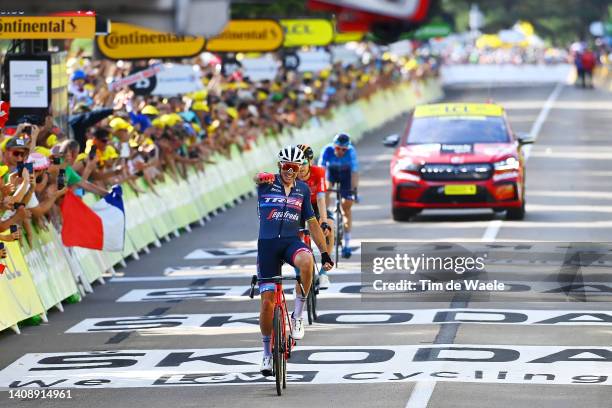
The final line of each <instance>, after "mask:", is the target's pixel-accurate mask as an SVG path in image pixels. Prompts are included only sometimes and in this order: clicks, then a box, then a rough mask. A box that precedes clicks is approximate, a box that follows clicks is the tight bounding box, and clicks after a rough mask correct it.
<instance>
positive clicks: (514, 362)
mask: <svg viewBox="0 0 612 408" xmlns="http://www.w3.org/2000/svg"><path fill="white" fill-rule="evenodd" d="M610 353H612V348H610V347H599V346H515V345H497V344H495V345H474V344H461V345H457V344H427V345H399V346H398V345H393V346H344V345H340V346H328V347H322V346H300V347H297V348H296V349H295V350H294V351H293V352H292V353H291V358H290V359H289V361H288V363H287V369H288V382H290V383H297V384H364V383H390V382H408V381H419V383H420V384H427V383H429V382H430V381H451V382H469V383H481V384H482V383H497V384H557V385H559V384H568V385H569V384H571V385H574V386H579V385H585V384H587V385H590V386H591V387H592V386H594V385H610V384H611V383H612V378H611V377H610V376H609V375H606V373H609V367H608V365H609V364H610V362H609V355H610ZM260 359H261V348H260V347H257V348H222V349H214V348H211V349H184V348H183V349H171V350H112V351H88V352H72V351H67V352H61V353H28V354H26V355H24V356H22V357H21V358H19V359H17V361H15V362H14V363H12V364H11V365H9V366H8V367H6V368H5V369H3V370H2V371H0V387H10V388H13V389H15V388H22V387H30V388H41V387H43V386H44V387H52V388H53V387H55V388H131V387H151V388H159V387H171V386H204V385H223V384H225V385H244V384H261V383H268V384H269V386H270V387H273V384H270V382H272V383H273V381H274V380H273V379H272V378H264V377H262V376H261V374H260V373H259V362H260ZM564 363H565V364H564ZM419 383H418V384H419ZM422 387H424V385H417V388H416V389H415V390H416V391H417V397H418V400H419V401H420V403H421V404H427V401H428V400H427V394H426V393H425V392H423V393H421V392H420V389H421V388H422ZM415 401H416V398H415ZM408 406H409V407H414V406H416V405H414V404H412V403H409V405H408ZM420 406H423V405H420Z"/></svg>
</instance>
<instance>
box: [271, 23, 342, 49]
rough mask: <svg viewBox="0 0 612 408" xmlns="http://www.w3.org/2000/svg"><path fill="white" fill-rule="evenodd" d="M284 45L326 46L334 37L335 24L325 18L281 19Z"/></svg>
mask: <svg viewBox="0 0 612 408" xmlns="http://www.w3.org/2000/svg"><path fill="white" fill-rule="evenodd" d="M280 24H281V26H283V30H284V32H285V42H284V43H283V46H284V47H303V46H313V47H314V46H325V45H328V44H329V43H331V42H332V40H333V39H334V26H333V25H332V23H331V21H329V20H323V19H301V20H280Z"/></svg>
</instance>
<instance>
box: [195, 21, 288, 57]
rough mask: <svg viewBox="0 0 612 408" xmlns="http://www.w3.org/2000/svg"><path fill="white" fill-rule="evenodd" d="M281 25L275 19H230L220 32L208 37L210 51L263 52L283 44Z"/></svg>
mask: <svg viewBox="0 0 612 408" xmlns="http://www.w3.org/2000/svg"><path fill="white" fill-rule="evenodd" d="M283 41H284V35H283V27H281V25H280V24H279V23H278V22H277V21H275V20H231V21H230V22H229V24H228V25H227V26H225V29H224V30H223V32H222V33H221V34H219V35H218V36H216V37H214V38H210V39H209V40H208V42H207V43H206V50H207V51H211V52H265V51H275V50H277V49H279V48H280V47H281V46H282V45H283Z"/></svg>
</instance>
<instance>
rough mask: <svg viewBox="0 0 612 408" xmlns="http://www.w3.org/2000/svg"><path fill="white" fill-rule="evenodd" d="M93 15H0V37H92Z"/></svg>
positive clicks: (94, 23) (94, 26) (94, 24)
mask: <svg viewBox="0 0 612 408" xmlns="http://www.w3.org/2000/svg"><path fill="white" fill-rule="evenodd" d="M95 35H96V18H95V17H94V16H64V17H52V16H48V17H46V16H42V17H15V16H10V17H0V39H12V38H15V39H47V38H48V39H65V38H93V37H94V36H95Z"/></svg>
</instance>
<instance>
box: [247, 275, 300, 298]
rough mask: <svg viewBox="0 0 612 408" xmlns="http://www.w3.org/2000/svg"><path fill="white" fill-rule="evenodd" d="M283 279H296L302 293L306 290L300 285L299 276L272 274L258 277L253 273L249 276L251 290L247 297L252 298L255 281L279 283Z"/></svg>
mask: <svg viewBox="0 0 612 408" xmlns="http://www.w3.org/2000/svg"><path fill="white" fill-rule="evenodd" d="M284 280H294V281H297V283H299V284H300V289H301V290H302V293H306V291H305V290H304V286H302V279H301V278H300V276H299V275H298V276H295V277H293V276H280V275H277V276H272V277H270V278H258V277H257V275H253V276H252V277H251V290H250V292H249V297H250V298H251V299H253V297H254V296H255V285H256V284H257V282H260V283H261V282H274V283H281V282H282V281H284Z"/></svg>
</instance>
